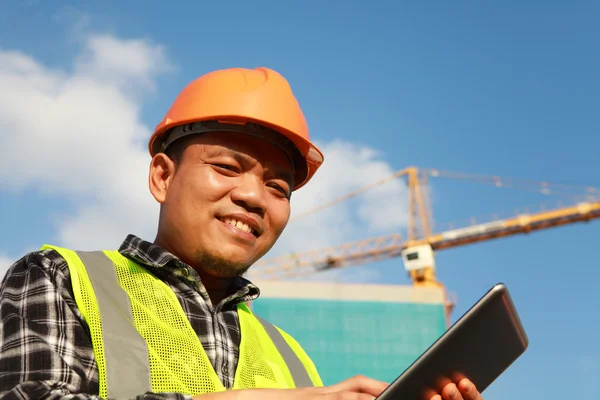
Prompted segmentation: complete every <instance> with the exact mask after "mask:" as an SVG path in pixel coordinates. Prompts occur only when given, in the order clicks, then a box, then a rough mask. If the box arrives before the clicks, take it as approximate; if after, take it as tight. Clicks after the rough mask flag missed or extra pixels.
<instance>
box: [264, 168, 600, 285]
mask: <svg viewBox="0 0 600 400" xmlns="http://www.w3.org/2000/svg"><path fill="white" fill-rule="evenodd" d="M401 176H406V177H407V178H408V179H407V180H408V187H409V199H410V202H409V212H410V219H409V226H408V237H407V238H406V237H404V236H403V235H401V234H392V235H385V236H380V237H374V238H368V239H364V240H360V241H356V242H351V243H345V244H343V245H339V246H333V247H327V248H322V249H316V250H308V251H304V252H301V253H294V254H287V255H284V256H280V257H275V258H271V259H266V260H262V261H259V262H258V263H256V264H255V266H254V268H253V275H255V274H257V275H258V276H260V278H261V279H282V278H288V277H299V276H305V275H309V274H313V273H315V272H318V271H320V270H324V269H332V268H341V267H347V266H352V265H358V264H364V263H369V262H374V261H379V260H384V259H389V258H394V257H402V258H403V261H404V264H405V267H406V269H407V270H408V272H409V274H410V276H411V279H412V281H413V283H414V284H415V285H439V283H437V282H436V278H435V261H434V252H435V251H437V250H442V249H447V248H452V247H457V246H463V245H466V244H471V243H478V242H483V241H487V240H491V239H496V238H501V237H508V236H513V235H517V234H524V233H529V232H534V231H538V230H543V229H548V228H552V227H558V226H563V225H567V224H573V223H576V222H587V221H590V220H593V219H597V218H600V197H599V196H598V194H599V193H600V190H599V189H597V188H593V187H591V188H590V187H588V188H585V192H586V195H587V196H588V198H591V199H594V200H589V201H581V202H579V203H577V204H575V205H570V206H565V207H557V208H555V209H551V210H547V211H541V212H537V213H526V214H520V215H517V216H514V217H510V218H505V219H499V220H495V221H490V222H486V223H479V224H473V225H470V226H466V227H462V228H458V229H450V230H445V231H442V232H439V233H431V225H432V218H431V211H430V209H429V202H428V199H427V196H426V195H425V193H424V190H423V187H424V185H425V184H426V182H427V177H428V176H438V177H439V176H446V177H451V178H459V179H470V180H473V181H476V182H487V183H491V184H493V185H495V186H509V187H516V188H521V189H526V190H531V189H532V188H535V190H537V191H539V192H541V193H548V192H549V191H550V190H554V191H566V192H569V191H571V190H574V189H576V188H573V187H569V186H565V185H550V184H549V183H546V182H542V183H535V184H533V183H531V182H524V181H514V180H506V179H500V178H497V177H483V176H476V175H466V174H457V173H444V172H441V171H438V170H419V169H418V168H415V167H411V168H407V169H404V170H402V171H398V172H396V173H394V174H393V175H391V176H390V177H388V178H385V179H382V180H380V181H378V182H375V183H374V184H371V185H368V186H366V187H363V188H361V189H359V190H357V191H355V192H352V193H349V194H347V195H345V196H343V197H341V198H338V199H336V200H334V201H333V202H331V203H328V204H325V205H322V206H320V207H317V208H316V209H313V210H310V211H309V212H307V213H305V214H303V215H301V216H300V217H302V216H304V215H307V214H309V213H312V212H316V211H319V210H322V209H324V208H326V207H330V206H333V205H335V204H337V203H339V202H341V201H344V200H347V199H349V198H352V197H355V196H357V195H359V194H360V193H362V192H364V191H366V190H369V189H371V188H373V187H375V186H377V185H381V184H384V183H386V182H387V181H389V180H391V179H396V178H398V177H401ZM576 190H577V192H578V193H581V190H580V189H576Z"/></svg>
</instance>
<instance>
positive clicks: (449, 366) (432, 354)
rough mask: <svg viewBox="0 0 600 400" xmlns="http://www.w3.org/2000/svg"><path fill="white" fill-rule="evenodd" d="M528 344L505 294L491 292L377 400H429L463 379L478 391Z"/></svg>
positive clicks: (499, 289)
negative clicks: (471, 383) (468, 381)
mask: <svg viewBox="0 0 600 400" xmlns="http://www.w3.org/2000/svg"><path fill="white" fill-rule="evenodd" d="M528 345H529V339H528V338H527V334H526V333H525V330H524V329H523V325H522V323H521V320H520V318H519V315H518V314H517V310H516V308H515V306H514V304H513V301H512V299H511V297H510V294H509V292H508V289H507V288H506V286H505V285H504V284H502V283H499V284H497V285H495V286H494V287H493V288H492V289H490V290H489V291H488V292H487V293H486V294H485V295H484V296H483V297H482V298H481V299H480V300H479V301H478V302H477V303H476V304H475V305H473V306H472V307H471V308H470V309H469V310H468V311H467V312H466V313H465V314H464V315H463V316H462V317H461V318H460V319H459V320H458V321H456V323H455V324H454V325H452V326H451V327H450V328H449V329H448V330H447V331H446V332H445V333H444V334H443V335H442V336H441V337H440V338H439V339H438V340H436V341H435V343H434V344H433V345H431V346H430V347H429V349H427V350H426V351H425V352H424V353H423V354H422V355H421V356H420V357H419V358H418V359H417V360H416V361H414V362H413V363H412V364H411V365H410V366H409V367H408V368H407V369H406V371H404V372H403V373H402V375H400V376H399V377H398V378H397V379H396V380H395V381H394V382H392V384H391V385H390V386H389V387H388V388H387V389H386V390H385V391H384V392H383V393H382V394H381V395H379V397H377V399H378V400H392V399H393V400H429V399H430V398H431V397H432V396H433V395H434V394H435V393H441V390H442V389H443V387H444V386H445V385H446V384H447V383H450V382H456V383H458V381H459V380H460V379H461V378H463V377H466V378H468V379H469V380H470V381H471V382H473V383H474V384H475V386H476V387H477V389H478V390H479V392H480V393H481V392H483V391H484V390H485V389H486V388H487V387H488V386H489V385H490V384H491V383H492V382H493V381H494V380H496V378H498V377H499V376H500V375H501V374H502V373H503V372H504V371H505V370H506V369H507V368H508V367H509V366H510V365H511V364H512V363H513V362H514V361H515V360H516V359H517V358H519V357H520V356H521V355H522V354H523V353H524V352H525V350H526V349H527V347H528Z"/></svg>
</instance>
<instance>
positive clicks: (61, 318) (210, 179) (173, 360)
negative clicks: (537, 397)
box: [0, 68, 482, 400]
mask: <svg viewBox="0 0 600 400" xmlns="http://www.w3.org/2000/svg"><path fill="white" fill-rule="evenodd" d="M148 147H149V151H150V155H151V156H152V160H151V162H150V167H149V189H150V192H151V194H152V196H153V197H154V199H156V201H157V202H158V203H159V204H160V215H159V221H158V231H157V235H156V237H155V239H154V241H153V242H147V241H145V240H143V239H141V238H138V237H136V236H134V235H129V236H127V238H126V239H125V240H124V242H123V243H122V245H121V246H120V248H119V249H118V250H111V251H74V250H70V249H65V248H61V247H57V246H51V245H45V246H43V247H42V248H41V249H40V250H39V251H36V252H33V253H29V254H27V255H25V256H24V257H23V258H21V259H20V260H18V261H17V262H16V263H15V264H13V265H12V266H11V268H10V269H9V270H8V272H7V274H6V276H5V278H4V280H3V282H2V286H1V287H0V296H1V297H0V317H1V320H2V325H1V326H0V333H1V334H0V395H2V397H1V398H2V399H27V398H36V399H38V398H40V399H41V398H43V399H59V398H63V397H64V398H68V399H86V398H94V399H97V398H111V399H132V398H136V399H154V398H173V399H190V398H192V397H193V396H196V397H194V398H198V399H203V400H211V399H214V400H219V399H220V400H226V399H264V400H267V399H298V400H301V399H320V398H323V399H325V398H327V399H329V398H331V399H346V398H348V399H372V398H375V397H376V396H377V395H378V394H380V393H381V392H382V390H384V389H385V388H386V387H387V384H386V383H383V382H379V381H376V380H373V379H370V378H366V377H353V378H350V379H348V380H346V381H343V382H341V383H339V384H336V385H332V386H326V387H324V386H323V384H322V382H321V379H320V377H319V373H318V372H317V370H316V368H315V366H314V364H313V363H312V361H311V359H310V358H309V356H308V355H307V354H306V353H305V352H304V350H303V349H302V347H301V346H300V344H299V343H297V342H296V341H295V340H294V339H293V338H292V337H291V336H290V335H289V334H287V333H286V332H285V331H283V330H282V329H280V328H278V327H275V326H273V325H271V324H270V323H269V322H267V321H265V320H263V319H261V318H260V317H259V316H257V315H255V314H253V312H252V311H251V310H250V309H249V308H248V307H247V305H246V303H247V302H249V301H252V300H253V299H256V298H257V297H258V295H259V289H258V288H257V287H256V286H255V285H253V284H252V283H251V282H249V281H248V280H246V279H245V278H243V277H242V275H243V274H244V272H246V270H247V269H248V268H249V267H250V266H251V265H252V264H253V263H254V262H256V261H257V260H258V259H259V258H261V257H262V256H263V255H264V254H265V253H267V252H268V251H269V249H271V248H272V246H273V245H274V244H275V242H276V240H277V239H278V238H279V236H280V235H281V233H282V232H283V230H284V228H285V226H286V224H287V222H288V218H289V216H290V199H291V197H292V192H293V191H295V190H297V189H299V188H301V187H302V186H304V185H306V183H307V182H309V181H310V179H311V178H312V177H313V176H314V174H315V172H316V171H317V169H318V168H319V167H320V165H321V164H322V163H323V155H322V153H321V152H320V151H319V149H317V147H315V145H313V144H312V143H311V141H310V137H309V132H308V128H307V124H306V121H305V118H304V116H303V113H302V111H301V109H300V107H299V105H298V102H297V100H296V98H295V97H294V95H293V93H292V91H291V89H290V86H289V85H288V82H287V81H286V80H285V79H284V78H283V77H282V76H281V75H279V74H278V73H276V72H274V71H272V70H270V69H267V68H258V69H253V70H250V69H238V68H233V69H226V70H220V71H214V72H211V73H209V74H206V75H204V76H202V77H200V78H198V79H197V80H195V81H193V82H192V83H190V84H189V85H188V86H187V87H186V88H185V89H184V90H183V91H182V92H181V93H180V94H179V96H178V97H177V98H176V99H175V102H174V103H173V104H172V106H171V108H170V109H169V110H168V112H167V114H166V115H165V117H164V118H163V120H162V121H161V122H160V123H159V124H158V126H157V127H156V129H155V131H154V134H153V135H152V137H151V138H150V141H149V146H148ZM115 162H117V163H118V162H119V160H115ZM122 195H123V196H127V195H128V194H127V193H122ZM107 217H108V216H107ZM90 229H94V228H93V227H92V226H91V227H90ZM458 383H459V382H454V383H449V384H448V385H447V386H446V387H445V388H444V391H443V396H440V395H439V394H435V395H434V394H432V400H434V399H439V400H442V398H443V399H444V400H450V399H453V400H461V399H464V400H481V399H482V397H481V395H480V394H479V393H478V391H477V389H476V388H475V387H474V386H473V384H471V383H470V382H469V381H468V380H466V379H464V380H463V381H461V382H460V384H458ZM456 384H458V388H459V389H460V390H457V385H456ZM228 389H236V390H228ZM284 389H285V390H284ZM455 395H456V396H455Z"/></svg>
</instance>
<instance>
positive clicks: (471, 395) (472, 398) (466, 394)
mask: <svg viewBox="0 0 600 400" xmlns="http://www.w3.org/2000/svg"><path fill="white" fill-rule="evenodd" d="M458 390H460V392H461V393H462V396H463V398H464V400H483V396H481V393H479V391H478V390H477V388H476V387H475V385H474V384H473V382H471V381H470V380H468V379H467V378H464V379H461V380H460V382H458Z"/></svg>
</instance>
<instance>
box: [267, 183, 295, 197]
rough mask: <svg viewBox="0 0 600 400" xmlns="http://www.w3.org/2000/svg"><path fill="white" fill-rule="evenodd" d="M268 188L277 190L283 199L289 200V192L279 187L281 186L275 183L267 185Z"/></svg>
mask: <svg viewBox="0 0 600 400" xmlns="http://www.w3.org/2000/svg"><path fill="white" fill-rule="evenodd" d="M268 186H269V187H272V188H273V189H275V190H277V191H278V192H279V194H281V195H282V196H283V197H285V198H287V199H289V198H290V192H289V190H286V189H284V188H283V187H281V185H279V184H277V183H269V185H268Z"/></svg>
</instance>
